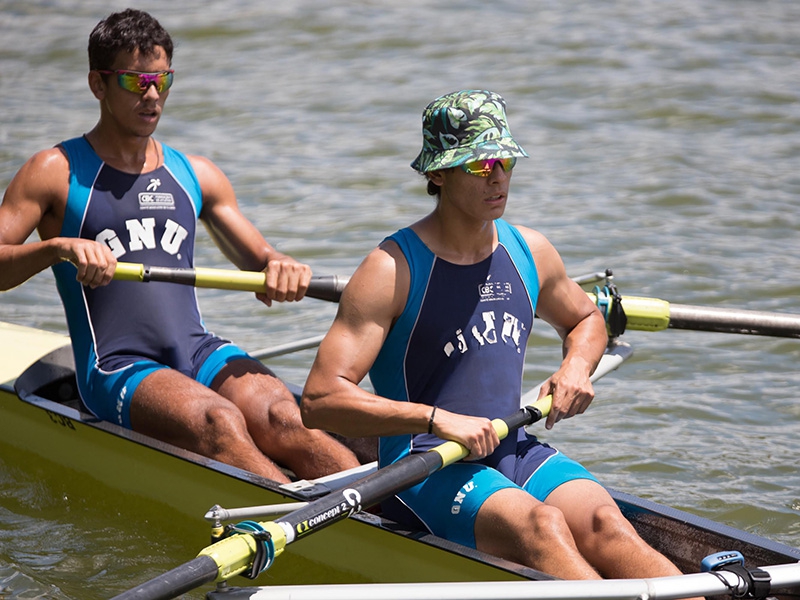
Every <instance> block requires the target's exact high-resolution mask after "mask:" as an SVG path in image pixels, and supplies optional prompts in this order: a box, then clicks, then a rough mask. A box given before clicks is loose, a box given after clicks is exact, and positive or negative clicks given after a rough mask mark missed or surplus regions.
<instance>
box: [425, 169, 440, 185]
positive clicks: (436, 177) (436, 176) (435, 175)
mask: <svg viewBox="0 0 800 600" xmlns="http://www.w3.org/2000/svg"><path fill="white" fill-rule="evenodd" d="M425 176H426V177H427V178H428V180H429V181H431V182H433V183H434V184H435V185H438V186H439V187H442V182H443V180H444V177H443V176H442V171H441V170H439V171H428V172H427V173H425Z"/></svg>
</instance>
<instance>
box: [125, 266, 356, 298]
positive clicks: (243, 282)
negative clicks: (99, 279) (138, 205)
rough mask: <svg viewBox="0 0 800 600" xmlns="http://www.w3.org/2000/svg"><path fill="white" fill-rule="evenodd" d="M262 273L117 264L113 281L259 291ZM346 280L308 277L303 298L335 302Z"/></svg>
mask: <svg viewBox="0 0 800 600" xmlns="http://www.w3.org/2000/svg"><path fill="white" fill-rule="evenodd" d="M266 277H267V276H266V274H265V273H263V272H259V271H235V270H233V269H209V268H203V267H197V268H194V269H181V268H174V267H151V266H148V265H140V264H134V263H125V262H119V263H117V270H116V272H115V273H114V279H117V280H120V281H142V282H148V281H163V282H168V283H180V284H183V285H193V286H195V287H202V288H216V289H223V290H238V291H243V292H263V291H264V290H265V288H266ZM347 281H348V278H346V277H340V276H338V275H318V276H314V277H312V278H311V283H309V285H308V290H307V291H306V296H308V297H309V298H316V299H318V300H328V301H329V302H338V301H339V297H340V296H341V295H342V291H343V290H344V286H345V285H347Z"/></svg>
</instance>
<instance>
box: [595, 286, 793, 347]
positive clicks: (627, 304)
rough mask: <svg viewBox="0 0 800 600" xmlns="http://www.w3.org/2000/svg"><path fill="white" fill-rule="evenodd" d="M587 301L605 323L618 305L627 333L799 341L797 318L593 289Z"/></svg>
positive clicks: (780, 314)
mask: <svg viewBox="0 0 800 600" xmlns="http://www.w3.org/2000/svg"><path fill="white" fill-rule="evenodd" d="M589 297H590V298H592V300H594V301H595V302H596V303H597V305H598V306H599V307H600V309H601V311H602V312H603V313H604V315H605V316H606V320H607V321H608V320H609V315H611V314H612V313H613V311H614V309H615V305H616V304H619V305H621V306H622V310H623V312H624V313H625V317H626V318H627V324H626V327H625V328H626V329H633V330H637V331H663V330H664V329H667V328H671V329H690V330H695V331H716V332H721V333H744V334H750V335H765V336H773V337H789V338H800V315H793V314H787V313H774V312H763V311H756V310H741V309H733V308H704V307H700V306H689V305H686V304H670V303H669V302H667V301H666V300H659V299H657V298H638V297H636V296H619V295H617V296H615V295H614V294H613V293H611V292H610V291H609V288H608V287H605V288H604V289H602V290H601V289H599V288H595V289H594V291H593V292H590V293H589Z"/></svg>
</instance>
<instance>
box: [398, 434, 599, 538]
mask: <svg viewBox="0 0 800 600" xmlns="http://www.w3.org/2000/svg"><path fill="white" fill-rule="evenodd" d="M514 479H515V480H517V481H519V484H517V483H514V481H512V480H511V479H509V478H508V477H506V476H505V475H503V474H502V473H501V472H500V471H498V470H497V469H494V468H492V467H489V466H486V465H482V464H476V463H470V462H458V463H456V464H453V465H450V466H449V467H446V468H444V469H442V470H441V471H437V472H436V473H434V474H433V475H431V476H430V477H428V478H427V479H426V480H425V481H423V482H422V483H420V484H418V485H416V486H414V487H412V488H410V489H408V490H406V491H404V492H401V493H400V494H398V495H397V496H396V497H395V498H394V499H392V500H391V501H389V502H387V503H385V505H384V514H386V516H387V517H389V518H392V519H395V520H398V521H400V522H403V523H406V524H409V525H417V526H420V525H421V526H423V527H425V528H426V529H428V530H429V531H430V532H431V533H433V534H434V535H438V536H439V537H443V538H445V539H448V540H451V541H453V542H457V543H459V544H462V545H464V546H469V547H471V548H475V519H476V517H477V516H478V510H480V508H481V506H482V505H483V503H484V502H485V501H486V499H487V498H489V496H491V495H492V494H494V493H495V492H497V491H500V490H503V489H506V488H516V489H523V490H525V491H526V492H528V493H529V494H531V495H532V496H533V497H534V498H536V499H537V500H539V501H541V502H544V500H545V499H546V498H547V496H548V495H549V494H550V492H552V491H553V490H554V489H556V488H557V487H558V486H559V485H561V484H562V483H566V482H568V481H573V480H575V479H589V480H591V481H595V482H597V483H599V482H598V481H597V479H596V478H595V477H594V475H592V474H591V473H590V472H589V471H587V470H586V468H584V467H583V466H582V465H581V464H579V463H577V462H575V461H574V460H572V459H571V458H568V457H566V456H564V455H563V454H561V453H560V452H558V451H557V450H555V449H553V448H551V447H550V446H547V445H543V444H540V445H539V446H538V447H534V448H533V449H531V450H530V451H529V452H527V453H525V454H524V455H523V456H521V457H517V465H516V474H515V476H514ZM398 499H399V502H398Z"/></svg>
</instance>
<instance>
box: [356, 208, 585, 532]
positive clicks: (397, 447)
mask: <svg viewBox="0 0 800 600" xmlns="http://www.w3.org/2000/svg"><path fill="white" fill-rule="evenodd" d="M495 224H496V228H497V234H498V239H499V245H498V247H497V249H496V250H495V251H494V252H493V253H492V254H491V256H489V257H488V258H486V259H485V260H483V261H481V262H480V263H477V264H473V265H456V264H452V263H449V262H447V261H445V260H442V259H441V258H438V257H437V256H435V255H434V254H433V253H432V252H431V251H430V249H428V247H427V246H425V244H424V243H423V242H422V240H420V239H419V237H418V236H417V235H416V234H415V233H414V232H413V231H412V230H411V229H408V228H406V229H402V230H400V231H398V232H397V233H395V234H393V235H392V236H390V237H389V238H387V239H390V240H392V241H394V242H395V243H396V244H397V245H398V246H399V247H400V249H401V251H402V252H403V255H404V256H405V258H406V261H407V262H408V265H409V269H410V273H411V283H410V288H409V294H408V300H407V302H406V306H405V308H404V310H403V313H402V314H401V315H400V317H399V318H398V320H397V322H396V323H395V324H394V326H393V327H392V330H391V331H390V332H389V335H388V336H387V339H386V341H385V342H384V344H383V347H382V349H381V351H380V353H379V355H378V357H377V359H376V360H375V363H374V365H373V367H372V369H371V370H370V380H371V382H372V385H373V387H374V389H375V392H376V393H377V394H379V395H381V396H383V397H386V398H391V399H393V400H398V401H410V402H418V403H422V404H428V405H431V406H437V407H441V408H443V409H445V410H448V411H451V412H454V413H459V414H464V415H471V416H481V417H486V418H489V419H494V418H502V417H505V416H508V415H509V414H512V413H513V412H515V411H516V410H518V409H519V406H520V397H521V393H522V389H521V385H522V370H523V366H524V362H525V347H526V345H527V341H528V336H529V334H530V331H531V328H532V327H533V320H534V313H535V310H536V302H537V299H538V294H539V280H538V275H537V271H536V265H535V263H534V260H533V256H532V255H531V252H530V248H529V247H528V245H527V243H526V242H525V240H524V239H523V237H522V235H521V234H520V232H519V231H518V230H517V229H516V228H514V227H512V226H511V225H509V224H508V223H506V222H505V221H503V220H502V219H498V220H496V221H495ZM440 443H442V440H440V439H438V438H437V437H436V436H434V435H432V434H427V433H422V434H413V435H398V436H391V437H383V438H381V439H380V447H379V456H380V464H381V466H383V465H387V464H390V463H393V462H395V461H397V460H399V459H400V458H402V457H404V456H406V455H408V454H409V453H414V452H424V451H426V450H429V449H430V448H432V447H434V446H436V445H438V444H440ZM580 478H583V479H591V480H594V481H596V479H595V478H594V477H593V476H592V475H591V474H590V473H589V472H588V471H586V469H584V468H583V467H582V466H581V465H579V464H578V463H576V462H574V461H572V460H570V459H568V458H567V457H565V456H564V455H563V454H560V453H559V452H558V451H557V450H556V449H555V448H552V447H550V446H548V445H547V444H544V443H541V442H539V441H538V440H537V439H536V437H535V436H531V435H528V434H526V433H525V431H524V430H523V429H519V430H518V431H517V433H516V435H514V434H512V435H509V436H508V437H507V438H506V439H505V440H503V441H501V443H500V446H498V448H497V449H496V450H495V452H494V453H493V454H491V455H490V456H488V457H486V458H485V459H483V460H481V461H475V462H472V461H470V462H459V463H457V464H454V465H451V466H449V467H447V468H446V469H443V470H441V471H438V472H436V473H434V474H433V475H431V476H430V477H429V478H428V479H426V480H425V481H424V482H422V483H420V484H418V485H417V486H414V487H413V488H411V489H409V490H407V491H405V492H402V493H400V494H398V496H396V497H395V498H393V499H391V500H389V501H387V502H385V503H384V506H383V509H384V512H385V513H386V514H387V516H389V517H390V518H394V519H396V520H399V521H401V522H404V523H407V524H410V525H416V526H420V525H422V526H424V527H425V528H427V529H428V530H429V531H431V532H432V533H434V534H436V535H439V536H441V537H445V538H447V539H450V540H453V541H456V542H459V543H461V544H464V545H468V546H472V547H475V537H474V522H475V517H476V516H477V513H478V510H479V509H480V507H481V505H482V504H483V502H484V501H485V500H486V499H487V498H488V497H489V496H490V495H491V494H492V493H494V492H496V491H498V490H501V489H504V488H508V487H522V488H524V489H525V490H527V491H528V492H529V493H531V494H533V495H534V496H535V497H536V498H537V499H539V500H541V501H544V499H545V498H546V497H547V495H548V494H549V493H550V492H551V491H552V490H554V489H555V488H556V487H558V486H559V485H560V484H562V483H565V482H566V481H570V480H572V479H580Z"/></svg>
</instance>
